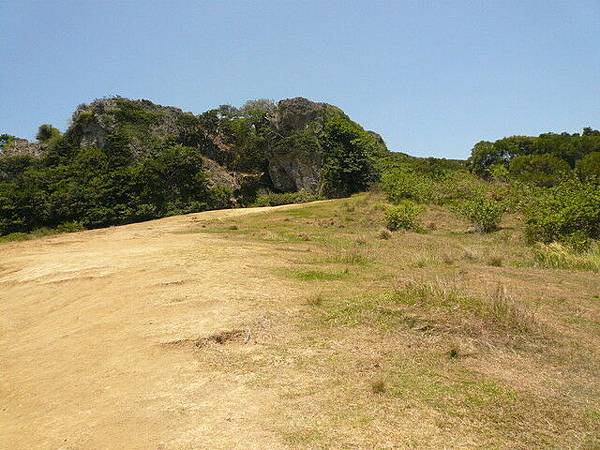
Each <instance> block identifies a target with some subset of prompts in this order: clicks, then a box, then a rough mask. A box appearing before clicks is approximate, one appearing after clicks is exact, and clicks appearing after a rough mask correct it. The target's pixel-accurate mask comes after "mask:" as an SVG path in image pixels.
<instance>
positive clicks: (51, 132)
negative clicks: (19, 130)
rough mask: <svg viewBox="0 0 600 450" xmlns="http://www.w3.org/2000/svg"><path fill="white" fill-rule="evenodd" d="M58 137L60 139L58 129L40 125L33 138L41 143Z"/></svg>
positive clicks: (48, 125)
mask: <svg viewBox="0 0 600 450" xmlns="http://www.w3.org/2000/svg"><path fill="white" fill-rule="evenodd" d="M58 137H60V130H59V129H58V128H54V127H53V126H52V125H50V124H48V123H44V124H42V125H40V127H39V128H38V132H37V134H36V136H35V138H36V139H37V140H38V141H39V142H41V143H46V142H49V141H50V140H52V139H57V138H58Z"/></svg>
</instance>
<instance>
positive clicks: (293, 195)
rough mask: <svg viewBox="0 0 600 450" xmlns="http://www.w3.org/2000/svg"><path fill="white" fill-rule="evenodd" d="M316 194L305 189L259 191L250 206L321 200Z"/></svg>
mask: <svg viewBox="0 0 600 450" xmlns="http://www.w3.org/2000/svg"><path fill="white" fill-rule="evenodd" d="M321 199H322V198H321V197H320V196H318V195H314V194H309V193H308V192H306V191H298V192H283V193H278V192H269V191H266V192H261V193H259V194H258V196H257V197H256V200H255V201H254V203H253V204H252V206H279V205H288V204H291V203H306V202H313V201H316V200H321Z"/></svg>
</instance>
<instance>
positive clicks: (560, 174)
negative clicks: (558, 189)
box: [509, 155, 571, 187]
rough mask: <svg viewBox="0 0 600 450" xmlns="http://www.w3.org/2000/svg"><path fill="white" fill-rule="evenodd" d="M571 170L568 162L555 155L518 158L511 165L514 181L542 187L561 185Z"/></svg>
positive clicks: (510, 171)
mask: <svg viewBox="0 0 600 450" xmlns="http://www.w3.org/2000/svg"><path fill="white" fill-rule="evenodd" d="M570 170H571V169H570V167H569V164H568V163H567V162H566V161H564V160H562V159H560V158H557V157H556V156H553V155H523V156H516V157H514V158H513V159H511V161H510V165H509V173H510V175H511V177H512V178H513V179H516V180H519V181H523V182H526V183H532V184H535V185H537V186H542V187H550V186H554V185H555V184H557V183H559V182H560V181H561V180H563V179H564V178H565V176H566V175H567V174H568V173H569V172H570Z"/></svg>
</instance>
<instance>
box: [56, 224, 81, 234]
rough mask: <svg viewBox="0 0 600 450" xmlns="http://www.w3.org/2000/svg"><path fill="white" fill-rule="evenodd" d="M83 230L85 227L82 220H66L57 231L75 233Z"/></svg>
mask: <svg viewBox="0 0 600 450" xmlns="http://www.w3.org/2000/svg"><path fill="white" fill-rule="evenodd" d="M82 230H85V227H84V226H83V224H82V223H81V222H64V223H61V224H60V225H59V226H57V227H56V231H58V232H60V233H74V232H75V231H82Z"/></svg>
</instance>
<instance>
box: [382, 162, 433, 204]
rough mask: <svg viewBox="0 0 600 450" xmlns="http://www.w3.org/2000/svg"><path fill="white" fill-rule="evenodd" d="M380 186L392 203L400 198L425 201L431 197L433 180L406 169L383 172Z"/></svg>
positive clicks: (399, 200) (397, 201) (400, 199)
mask: <svg viewBox="0 0 600 450" xmlns="http://www.w3.org/2000/svg"><path fill="white" fill-rule="evenodd" d="M381 187H382V189H383V191H384V192H385V194H386V196H387V198H388V200H389V201H390V202H392V203H399V202H401V201H402V200H414V201H417V202H423V203H427V202H429V201H431V200H432V198H433V195H432V194H433V187H434V183H433V181H432V180H431V179H429V178H427V177H426V176H424V175H420V174H418V173H415V172H412V171H410V170H408V169H403V168H402V169H394V170H390V171H388V172H385V173H384V174H383V176H382V179H381Z"/></svg>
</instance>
